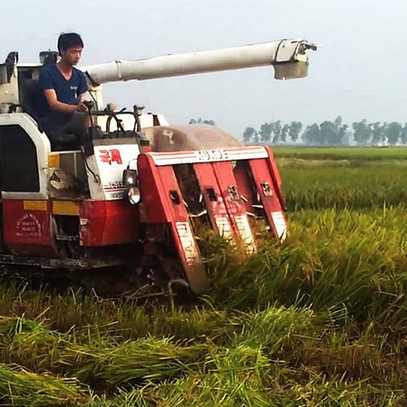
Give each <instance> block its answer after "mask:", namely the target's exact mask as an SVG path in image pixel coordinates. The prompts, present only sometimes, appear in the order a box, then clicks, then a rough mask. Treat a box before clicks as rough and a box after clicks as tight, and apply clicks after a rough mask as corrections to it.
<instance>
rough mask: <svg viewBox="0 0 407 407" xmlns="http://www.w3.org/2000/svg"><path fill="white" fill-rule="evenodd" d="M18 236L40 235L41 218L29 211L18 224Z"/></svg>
mask: <svg viewBox="0 0 407 407" xmlns="http://www.w3.org/2000/svg"><path fill="white" fill-rule="evenodd" d="M16 229H17V233H16V235H17V236H25V237H40V236H41V224H40V222H39V220H38V219H37V218H36V217H35V216H34V215H33V214H32V213H27V214H26V215H24V216H23V217H22V218H21V219H19V220H18V222H17V224H16Z"/></svg>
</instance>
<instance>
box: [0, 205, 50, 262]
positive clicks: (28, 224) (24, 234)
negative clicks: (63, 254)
mask: <svg viewBox="0 0 407 407" xmlns="http://www.w3.org/2000/svg"><path fill="white" fill-rule="evenodd" d="M46 208H47V210H25V209H24V201H23V200H14V199H5V200H3V225H4V231H3V236H4V244H5V246H6V247H7V248H8V249H9V250H10V252H11V253H12V254H17V255H30V256H48V257H54V256H56V255H57V249H56V246H55V240H54V236H53V230H52V227H51V216H50V213H51V202H50V201H47V203H46Z"/></svg>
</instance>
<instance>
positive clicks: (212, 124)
mask: <svg viewBox="0 0 407 407" xmlns="http://www.w3.org/2000/svg"><path fill="white" fill-rule="evenodd" d="M189 124H210V125H211V126H216V123H215V122H214V121H213V120H202V119H201V118H199V119H198V120H195V119H191V120H190V121H189Z"/></svg>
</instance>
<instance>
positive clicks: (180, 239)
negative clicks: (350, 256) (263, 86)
mask: <svg viewBox="0 0 407 407" xmlns="http://www.w3.org/2000/svg"><path fill="white" fill-rule="evenodd" d="M309 49H315V46H314V45H312V44H310V43H308V42H306V41H304V40H282V41H276V42H269V43H264V44H256V45H250V46H245V47H236V48H229V49H221V50H214V51H204V52H196V53H191V54H180V55H165V56H161V57H157V58H150V59H144V60H138V61H116V62H113V63H110V64H99V65H93V66H88V67H85V68H82V70H83V71H84V72H85V73H86V75H87V77H88V80H89V83H90V85H91V91H90V94H91V100H92V103H91V104H89V115H90V119H91V123H92V126H91V128H90V129H89V132H88V133H87V134H86V135H85V136H82V137H79V138H78V137H76V135H72V137H71V136H67V139H66V140H60V139H55V138H54V137H53V136H52V135H49V134H48V135H47V134H45V133H44V132H43V131H42V129H41V127H40V126H39V124H38V122H37V120H36V117H35V113H34V110H35V109H33V104H34V103H35V95H36V92H38V91H39V89H38V78H39V73H40V70H41V68H42V66H43V65H44V64H47V63H54V62H55V61H56V54H55V53H52V52H45V53H42V54H41V62H40V63H39V64H20V63H19V62H18V54H17V53H16V52H13V53H10V54H9V56H8V57H7V60H6V62H5V63H4V64H2V65H0V174H1V178H0V190H1V234H2V236H1V245H0V263H1V264H9V265H24V266H35V267H40V268H43V269H44V268H45V269H61V270H65V272H66V273H68V272H67V271H66V270H71V271H72V270H82V271H81V273H82V274H81V275H83V274H86V273H84V270H87V272H88V273H93V274H95V270H97V269H98V270H100V269H105V270H106V269H107V270H111V274H112V276H113V277H115V278H119V277H117V270H118V269H120V268H121V269H124V266H126V269H127V270H128V269H130V270H131V273H130V274H128V275H126V277H125V281H121V282H120V283H121V286H123V283H124V285H127V286H128V288H130V285H131V283H132V280H133V279H135V278H138V277H140V275H143V276H144V275H148V276H149V277H152V278H153V279H154V280H155V282H156V283H157V282H159V284H161V285H162V284H163V285H165V286H167V287H169V289H170V290H171V286H172V285H174V284H180V285H182V286H185V287H188V288H189V289H190V290H192V291H193V292H194V293H199V292H202V291H204V290H205V289H207V288H208V285H209V282H208V279H207V276H206V274H205V270H204V265H203V261H202V258H201V254H200V248H199V241H198V239H196V234H197V233H198V232H197V230H196V229H197V227H198V226H197V225H198V224H199V225H201V224H205V225H206V226H207V227H208V228H210V229H212V230H213V231H214V232H215V233H218V234H220V235H221V236H223V237H224V238H225V239H228V240H230V242H231V243H232V244H235V245H239V247H243V251H244V252H245V253H246V254H247V255H250V254H252V253H254V252H256V250H258V248H259V247H260V245H261V241H259V239H258V237H257V232H256V224H258V223H259V221H261V223H262V224H263V225H265V229H266V230H268V232H269V233H270V235H271V236H272V237H273V238H275V239H277V240H279V239H280V240H281V239H284V238H285V235H286V230H287V223H286V218H285V215H284V200H283V196H282V192H281V180H280V177H279V173H278V170H277V166H276V163H275V161H274V157H273V153H272V151H271V149H270V148H269V147H266V146H244V145H243V144H242V143H240V142H238V141H236V140H235V139H234V138H233V137H232V136H230V135H229V134H227V133H226V132H224V131H222V130H220V129H219V128H216V127H214V126H204V125H188V126H170V125H169V124H168V123H167V122H166V120H165V118H164V117H163V116H162V115H159V114H152V113H147V114H145V113H143V112H142V110H143V109H142V108H141V107H138V106H136V105H135V106H134V107H133V108H132V109H131V110H130V111H123V110H121V111H116V108H115V107H114V106H112V105H108V106H107V107H105V106H104V104H103V99H102V93H101V85H102V84H103V83H107V82H112V81H118V80H145V79H154V78H163V77H169V76H179V75H189V74H195V73H204V72H214V71H221V70H228V69H240V68H247V67H255V66H266V65H272V66H273V67H274V69H275V78H276V79H290V78H297V77H304V76H306V74H307V68H308V59H307V54H306V51H307V50H309ZM92 270H93V271H92ZM96 274H97V273H96Z"/></svg>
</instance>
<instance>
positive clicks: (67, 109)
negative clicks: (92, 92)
mask: <svg viewBox="0 0 407 407" xmlns="http://www.w3.org/2000/svg"><path fill="white" fill-rule="evenodd" d="M44 96H45V99H46V100H47V103H48V105H49V107H50V108H51V110H54V111H56V112H60V113H73V112H76V111H78V112H86V111H87V110H88V109H87V108H86V106H85V105H84V104H83V100H82V96H83V95H81V99H80V100H81V102H80V103H79V104H77V105H69V104H67V103H63V102H60V101H59V100H58V99H57V94H56V92H55V89H45V90H44Z"/></svg>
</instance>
